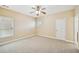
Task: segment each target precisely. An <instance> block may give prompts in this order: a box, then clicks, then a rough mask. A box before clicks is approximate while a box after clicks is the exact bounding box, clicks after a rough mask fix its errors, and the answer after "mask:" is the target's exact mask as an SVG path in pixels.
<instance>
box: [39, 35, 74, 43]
mask: <svg viewBox="0 0 79 59" xmlns="http://www.w3.org/2000/svg"><path fill="white" fill-rule="evenodd" d="M38 36H42V37H46V38H51V39H57V40H62V41H66V42H70V43H74V41H69V40H65V39H59V38H56V37H50V36H44V35H38Z"/></svg>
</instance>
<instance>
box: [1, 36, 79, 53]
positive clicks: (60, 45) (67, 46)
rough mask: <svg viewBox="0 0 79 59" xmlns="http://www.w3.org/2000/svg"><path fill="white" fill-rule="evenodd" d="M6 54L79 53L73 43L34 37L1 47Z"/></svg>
mask: <svg viewBox="0 0 79 59" xmlns="http://www.w3.org/2000/svg"><path fill="white" fill-rule="evenodd" d="M0 52H2V53H4V52H6V53H78V52H79V50H78V49H76V48H75V47H74V45H73V44H72V43H68V42H65V41H61V40H56V39H49V38H45V37H40V36H36V37H32V38H26V39H23V40H18V41H16V42H12V43H9V44H6V45H3V46H0Z"/></svg>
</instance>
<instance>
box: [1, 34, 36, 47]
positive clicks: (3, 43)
mask: <svg viewBox="0 0 79 59" xmlns="http://www.w3.org/2000/svg"><path fill="white" fill-rule="evenodd" d="M33 36H35V35H34V34H31V35H29V36H23V37H20V38H16V39H13V40H10V41H6V42H2V43H0V46H2V45H5V44H8V43H11V42H15V41H18V40H22V39H24V38H30V37H33Z"/></svg>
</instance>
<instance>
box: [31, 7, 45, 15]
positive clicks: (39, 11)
mask: <svg viewBox="0 0 79 59" xmlns="http://www.w3.org/2000/svg"><path fill="white" fill-rule="evenodd" d="M32 9H33V10H34V11H33V12H30V13H31V14H32V13H35V14H36V16H39V15H41V14H44V15H45V14H46V12H45V9H46V8H42V6H39V5H36V6H33V7H32Z"/></svg>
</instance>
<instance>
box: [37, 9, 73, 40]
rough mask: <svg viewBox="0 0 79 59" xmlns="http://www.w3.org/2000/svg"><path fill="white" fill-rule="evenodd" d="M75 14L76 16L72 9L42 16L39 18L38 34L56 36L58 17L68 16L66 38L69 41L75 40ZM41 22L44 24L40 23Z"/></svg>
mask: <svg viewBox="0 0 79 59" xmlns="http://www.w3.org/2000/svg"><path fill="white" fill-rule="evenodd" d="M73 16H74V10H70V11H65V12H60V13H56V14H52V15H47V16H44V17H40V18H39V19H38V29H37V33H38V35H40V36H45V37H49V38H54V37H56V28H55V27H56V22H55V21H56V20H57V19H62V18H64V17H66V18H67V21H66V24H67V25H66V34H67V36H66V39H67V40H68V41H73ZM40 22H41V23H42V24H40Z"/></svg>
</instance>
